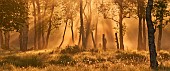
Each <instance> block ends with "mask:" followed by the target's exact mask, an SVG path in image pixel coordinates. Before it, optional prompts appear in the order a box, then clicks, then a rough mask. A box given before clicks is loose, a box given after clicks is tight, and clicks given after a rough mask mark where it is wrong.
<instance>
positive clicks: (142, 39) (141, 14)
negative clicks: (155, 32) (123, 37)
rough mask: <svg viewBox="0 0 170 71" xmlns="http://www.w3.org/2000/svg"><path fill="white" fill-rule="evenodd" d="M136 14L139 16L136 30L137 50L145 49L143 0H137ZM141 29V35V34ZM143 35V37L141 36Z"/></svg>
mask: <svg viewBox="0 0 170 71" xmlns="http://www.w3.org/2000/svg"><path fill="white" fill-rule="evenodd" d="M137 4H138V7H137V16H138V18H139V20H138V21H139V30H138V47H137V49H138V50H146V42H145V41H146V40H145V38H146V37H145V35H146V34H145V18H144V15H145V8H144V7H145V0H137ZM142 20H143V30H142ZM142 31H143V35H142ZM142 36H143V37H142Z"/></svg>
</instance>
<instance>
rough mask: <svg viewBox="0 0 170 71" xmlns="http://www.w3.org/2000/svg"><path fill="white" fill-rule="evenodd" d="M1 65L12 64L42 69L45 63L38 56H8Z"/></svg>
mask: <svg viewBox="0 0 170 71" xmlns="http://www.w3.org/2000/svg"><path fill="white" fill-rule="evenodd" d="M1 64H12V65H14V66H17V67H29V66H32V67H42V66H43V62H42V60H40V59H39V58H37V56H24V57H19V56H7V57H5V58H4V59H3V60H2V61H1Z"/></svg>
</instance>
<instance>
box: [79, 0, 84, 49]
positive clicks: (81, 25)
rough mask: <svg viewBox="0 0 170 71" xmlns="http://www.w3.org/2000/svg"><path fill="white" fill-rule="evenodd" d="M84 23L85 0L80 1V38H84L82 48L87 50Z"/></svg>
mask: <svg viewBox="0 0 170 71" xmlns="http://www.w3.org/2000/svg"><path fill="white" fill-rule="evenodd" d="M83 25H84V23H83V0H80V37H79V39H80V38H82V47H83V48H84V49H85V37H84V26H83Z"/></svg>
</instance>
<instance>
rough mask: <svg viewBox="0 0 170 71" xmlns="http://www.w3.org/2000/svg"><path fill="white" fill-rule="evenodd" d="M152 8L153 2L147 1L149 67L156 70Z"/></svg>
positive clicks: (151, 0)
mask: <svg viewBox="0 0 170 71" xmlns="http://www.w3.org/2000/svg"><path fill="white" fill-rule="evenodd" d="M152 8H153V0H148V5H147V8H146V21H147V27H148V41H149V53H150V67H151V68H152V69H157V67H158V62H157V59H156V57H157V53H156V47H155V36H154V34H155V29H154V25H153V22H152V16H151V12H152Z"/></svg>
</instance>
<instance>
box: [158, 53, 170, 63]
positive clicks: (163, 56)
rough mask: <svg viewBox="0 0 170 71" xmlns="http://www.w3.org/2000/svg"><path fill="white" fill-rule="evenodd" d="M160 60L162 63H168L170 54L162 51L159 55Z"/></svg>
mask: <svg viewBox="0 0 170 71" xmlns="http://www.w3.org/2000/svg"><path fill="white" fill-rule="evenodd" d="M158 60H162V61H168V60H170V54H169V52H166V51H160V52H159V53H158Z"/></svg>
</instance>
